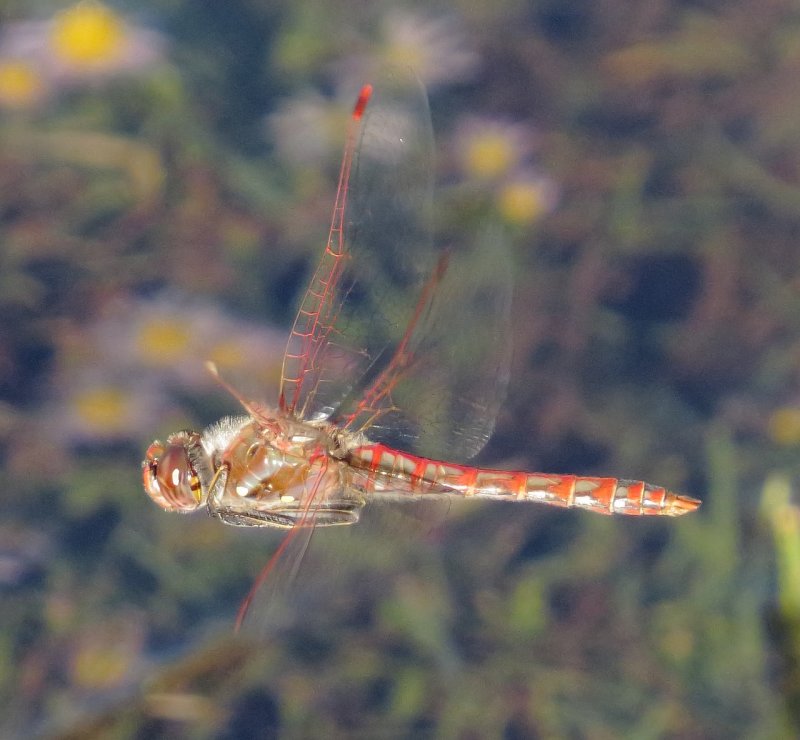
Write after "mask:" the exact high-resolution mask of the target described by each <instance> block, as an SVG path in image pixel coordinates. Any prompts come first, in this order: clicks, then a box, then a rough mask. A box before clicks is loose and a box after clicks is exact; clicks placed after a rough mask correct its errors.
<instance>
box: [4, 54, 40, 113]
mask: <svg viewBox="0 0 800 740" xmlns="http://www.w3.org/2000/svg"><path fill="white" fill-rule="evenodd" d="M43 90H44V84H43V83H42V78H41V77H40V76H39V75H38V74H37V72H36V70H35V69H34V68H33V67H31V65H30V64H26V63H25V62H20V61H12V60H8V61H0V104H2V105H6V106H8V107H10V108H25V107H27V106H29V105H31V104H32V103H34V102H35V101H36V100H37V99H38V98H39V96H40V95H41V94H42V92H43Z"/></svg>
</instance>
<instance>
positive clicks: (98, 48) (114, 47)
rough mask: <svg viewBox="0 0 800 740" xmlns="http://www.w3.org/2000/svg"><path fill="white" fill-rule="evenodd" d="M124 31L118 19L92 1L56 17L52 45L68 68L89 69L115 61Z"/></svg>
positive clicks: (104, 7)
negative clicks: (73, 66) (68, 65)
mask: <svg viewBox="0 0 800 740" xmlns="http://www.w3.org/2000/svg"><path fill="white" fill-rule="evenodd" d="M124 38H125V28H124V25H123V23H122V20H121V19H120V17H119V16H118V15H117V14H116V13H114V12H113V11H111V10H110V9H109V8H108V7H106V6H105V5H103V4H102V3H99V2H94V0H85V1H84V2H80V3H78V4H77V5H75V6H73V7H71V8H69V9H68V10H65V11H63V12H61V13H59V14H58V15H57V16H56V17H55V20H54V23H53V31H52V36H51V42H52V45H53V50H54V51H55V53H56V54H57V55H58V56H59V57H60V58H61V59H63V60H64V61H65V62H66V63H67V64H72V65H75V66H78V67H92V66H98V65H103V64H104V63H107V62H110V61H114V60H115V59H116V58H117V56H118V55H119V53H120V50H121V49H122V44H123V41H124Z"/></svg>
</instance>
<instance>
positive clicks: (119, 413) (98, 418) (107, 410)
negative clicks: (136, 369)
mask: <svg viewBox="0 0 800 740" xmlns="http://www.w3.org/2000/svg"><path fill="white" fill-rule="evenodd" d="M132 402H133V401H132V399H131V398H129V397H127V396H126V395H125V394H124V393H123V392H122V391H121V390H120V389H119V388H114V387H111V386H106V387H102V386H101V387H98V388H88V389H86V390H83V391H82V392H80V393H78V394H76V395H75V397H74V398H73V399H72V403H73V409H74V412H75V415H76V417H77V419H78V420H79V421H80V422H81V424H82V426H84V427H86V428H87V429H90V430H92V432H93V433H95V434H97V435H104V434H107V433H109V432H116V431H118V430H119V429H120V424H124V422H125V420H126V419H127V418H128V417H129V416H130V409H129V406H130V404H131V403H132Z"/></svg>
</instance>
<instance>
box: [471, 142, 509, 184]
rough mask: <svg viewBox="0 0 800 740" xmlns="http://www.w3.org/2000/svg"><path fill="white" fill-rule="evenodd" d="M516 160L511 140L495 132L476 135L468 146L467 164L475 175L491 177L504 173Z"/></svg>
mask: <svg viewBox="0 0 800 740" xmlns="http://www.w3.org/2000/svg"><path fill="white" fill-rule="evenodd" d="M515 160H516V155H515V153H514V147H513V145H512V144H511V142H509V141H508V139H507V138H505V137H504V136H502V135H501V134H498V133H495V132H487V133H483V134H480V135H479V136H476V137H475V138H474V139H473V140H472V141H471V142H470V143H469V146H468V147H467V152H466V166H467V170H468V173H469V174H470V175H472V176H473V177H479V178H487V179H490V178H494V177H497V176H499V175H502V174H503V173H504V172H507V171H508V170H509V169H510V168H511V166H512V164H513V163H514V161H515Z"/></svg>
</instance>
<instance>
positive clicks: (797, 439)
mask: <svg viewBox="0 0 800 740" xmlns="http://www.w3.org/2000/svg"><path fill="white" fill-rule="evenodd" d="M769 435H770V437H771V438H772V440H773V441H774V442H777V443H778V444H779V445H785V446H786V447H793V446H795V445H798V444H800V408H795V407H791V406H784V407H783V408H779V409H778V410H777V411H775V412H774V413H773V414H772V416H771V417H770V420H769Z"/></svg>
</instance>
